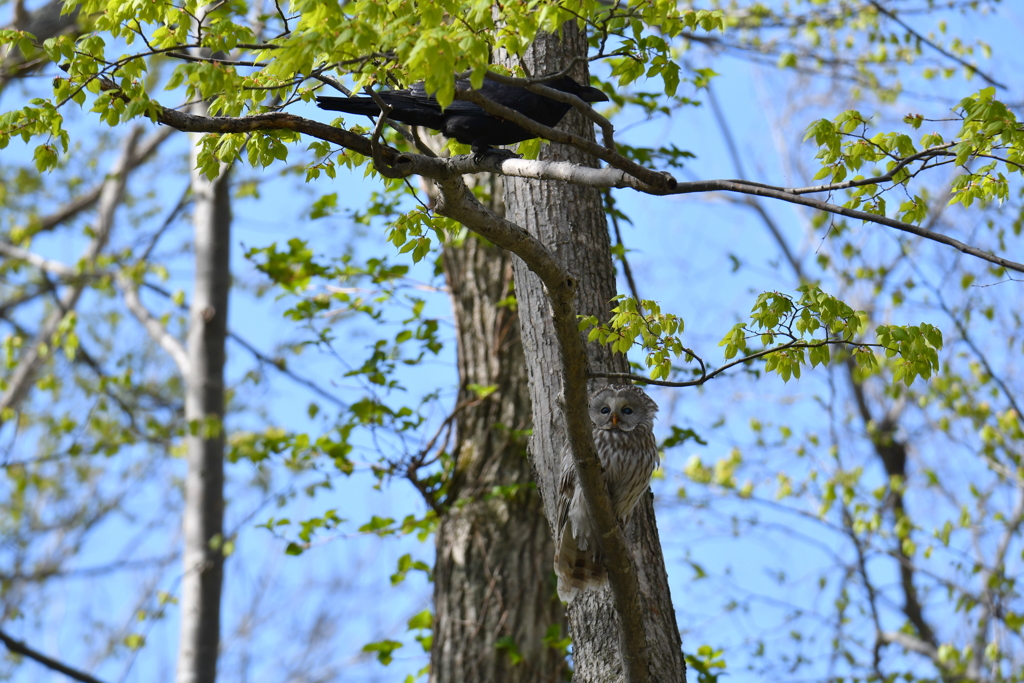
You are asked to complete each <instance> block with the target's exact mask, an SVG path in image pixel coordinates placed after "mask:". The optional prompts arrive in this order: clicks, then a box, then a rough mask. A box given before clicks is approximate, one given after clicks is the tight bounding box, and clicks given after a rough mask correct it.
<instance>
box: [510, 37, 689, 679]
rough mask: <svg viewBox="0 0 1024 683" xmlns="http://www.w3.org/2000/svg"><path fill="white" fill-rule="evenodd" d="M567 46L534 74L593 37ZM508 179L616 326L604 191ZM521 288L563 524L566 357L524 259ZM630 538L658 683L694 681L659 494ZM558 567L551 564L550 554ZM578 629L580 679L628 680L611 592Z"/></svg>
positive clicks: (582, 604)
mask: <svg viewBox="0 0 1024 683" xmlns="http://www.w3.org/2000/svg"><path fill="white" fill-rule="evenodd" d="M563 40H564V42H561V41H559V40H558V39H557V38H556V37H554V36H551V35H539V36H538V37H537V40H536V42H535V43H534V45H533V46H532V47H531V48H530V51H529V53H528V54H527V55H526V57H525V60H524V61H525V66H526V67H527V68H528V69H529V71H530V73H531V74H533V75H543V74H548V73H554V72H558V71H561V70H562V69H564V68H565V67H566V66H568V65H569V63H570V62H571V60H572V58H573V57H575V56H585V55H586V50H587V43H586V38H585V36H584V35H582V34H581V33H580V32H579V31H578V30H577V29H576V27H575V25H574V24H566V25H565V27H564V36H563ZM571 75H572V76H573V77H574V78H575V79H576V80H578V81H579V82H581V83H586V82H587V74H586V72H585V70H584V68H582V67H578V68H577V70H576V71H574V72H572V74H571ZM561 125H562V126H564V127H565V128H566V129H569V130H572V131H573V132H574V133H576V134H577V135H582V136H587V137H589V138H590V139H593V126H592V124H591V123H589V122H588V121H586V120H585V119H584V118H583V117H582V116H581V115H579V114H578V113H577V112H575V111H573V112H570V113H569V115H568V116H566V119H565V120H564V121H563V123H562V124H561ZM540 158H541V159H545V160H558V161H571V162H573V163H580V164H585V165H590V166H593V165H595V164H594V160H593V159H591V158H589V157H586V156H585V155H583V154H582V153H581V152H579V151H578V150H575V149H572V148H569V147H565V146H562V145H556V144H552V145H547V146H545V147H544V148H542V150H541V157H540ZM505 182H506V189H505V202H506V206H507V210H508V213H509V218H510V219H511V220H512V221H513V222H514V223H516V224H517V225H519V226H521V227H522V228H524V229H526V230H527V231H529V232H530V234H532V235H534V236H535V237H537V238H538V239H539V240H541V241H542V242H543V243H544V244H545V245H546V246H547V247H548V249H550V250H551V251H552V252H553V253H554V254H555V255H556V258H558V259H559V260H560V261H561V262H562V263H563V265H564V266H565V267H566V268H567V270H568V271H569V272H570V273H571V274H572V275H573V276H575V277H576V278H577V279H578V280H579V282H580V285H579V287H578V296H577V300H576V306H577V311H578V313H579V314H580V315H596V316H598V317H599V318H600V319H603V320H607V319H608V317H609V310H610V308H611V305H610V304H609V301H610V300H611V298H612V297H613V296H614V295H615V293H616V289H615V267H614V264H613V263H612V259H611V251H610V242H609V238H608V227H607V222H606V219H605V214H604V210H603V207H602V203H601V196H600V193H599V192H598V191H597V190H596V189H593V188H586V187H581V186H576V185H569V184H567V183H561V182H552V181H538V180H528V179H523V178H506V179H505ZM515 286H516V296H517V297H518V301H519V315H520V319H521V322H522V329H523V347H524V350H525V352H526V359H527V370H528V372H529V377H530V397H531V400H532V403H533V406H534V411H533V415H534V421H533V436H532V438H531V440H530V453H531V456H532V458H533V463H534V468H535V469H536V471H537V476H538V485H539V487H540V491H541V495H542V498H543V501H544V509H545V511H546V513H547V516H548V520H549V523H550V524H551V525H552V527H553V526H554V521H555V520H554V516H555V514H556V509H557V508H556V496H557V482H558V477H559V475H560V472H561V454H562V448H563V446H562V444H563V434H564V426H563V424H562V422H563V421H562V415H561V413H562V411H561V408H560V405H559V395H560V393H561V387H560V386H558V382H557V380H556V379H555V378H557V377H558V371H557V367H558V364H559V355H558V354H559V351H558V348H557V346H556V344H555V341H554V339H555V336H554V327H553V324H552V312H551V308H550V306H549V304H548V300H547V298H546V296H545V293H544V287H543V285H542V284H541V281H540V278H538V277H537V276H536V275H534V274H533V273H532V272H530V271H529V270H528V269H527V268H526V266H525V265H524V264H523V263H522V261H520V260H519V259H515ZM587 350H588V355H589V359H590V367H591V369H592V370H593V371H595V372H626V371H627V370H628V367H627V364H626V359H625V358H624V357H622V356H613V355H612V354H611V352H610V351H609V350H608V349H607V347H599V346H597V345H594V344H589V345H588V347H587ZM626 536H627V538H628V539H629V542H630V547H631V550H632V553H633V561H634V564H635V565H636V568H637V573H638V577H639V583H640V591H641V604H642V605H643V612H644V617H645V623H644V628H645V632H646V636H647V645H648V649H649V656H650V658H651V668H650V675H651V680H652V681H659V682H665V683H668V682H670V681H684V680H685V663H684V660H683V654H682V650H681V642H680V637H679V630H678V628H677V626H676V620H675V611H674V609H673V607H672V600H671V597H670V595H669V589H668V581H667V577H666V574H665V561H664V557H663V556H662V552H661V544H660V542H659V540H658V530H657V526H656V524H655V519H654V510H653V506H652V503H651V496H644V497H643V499H642V500H641V502H640V503H639V504H638V507H637V511H636V513H635V514H634V516H633V521H632V522H631V523H630V525H629V527H628V528H627V529H626ZM548 562H549V567H550V558H549V560H548ZM569 624H570V635H571V636H572V640H573V660H574V665H575V675H574V679H573V680H575V681H593V682H594V683H608V682H610V681H618V680H623V678H624V674H623V668H622V663H621V659H622V658H621V653H620V651H619V650H620V640H619V633H618V629H619V627H618V620H617V615H616V613H615V611H614V608H613V606H612V599H611V593H610V591H608V590H604V591H601V592H597V591H588V592H586V593H584V594H582V595H580V596H579V597H577V599H576V600H574V601H573V603H572V604H571V605H570V608H569Z"/></svg>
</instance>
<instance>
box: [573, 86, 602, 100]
mask: <svg viewBox="0 0 1024 683" xmlns="http://www.w3.org/2000/svg"><path fill="white" fill-rule="evenodd" d="M579 98H580V99H581V100H583V101H584V102H607V101H608V96H607V95H605V94H604V93H603V92H601V91H600V90H598V89H597V88H592V87H590V86H589V85H588V86H585V87H583V88H580V94H579Z"/></svg>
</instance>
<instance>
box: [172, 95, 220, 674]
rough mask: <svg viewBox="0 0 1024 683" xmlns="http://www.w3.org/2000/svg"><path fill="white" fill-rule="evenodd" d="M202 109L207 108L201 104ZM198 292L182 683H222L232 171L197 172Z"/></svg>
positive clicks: (190, 390)
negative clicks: (219, 670)
mask: <svg viewBox="0 0 1024 683" xmlns="http://www.w3.org/2000/svg"><path fill="white" fill-rule="evenodd" d="M197 106H203V108H204V109H205V106H204V105H197ZM197 142H198V140H197V139H194V140H193V143H194V144H193V152H192V166H193V171H192V193H193V198H194V205H195V214H194V218H193V222H194V228H195V255H196V261H195V264H196V265H195V268H196V274H195V291H194V292H193V294H192V308H191V311H190V313H189V331H188V358H189V374H188V377H186V378H185V419H186V420H187V421H188V424H189V427H190V429H191V433H190V435H189V436H188V438H187V447H188V455H187V459H188V474H187V475H186V478H185V512H184V537H185V547H184V551H183V558H184V569H183V571H184V575H183V578H182V587H181V640H180V644H179V649H178V671H177V682H178V683H213V682H214V681H215V680H216V678H217V651H218V647H219V639H220V596H221V583H222V580H223V574H224V555H223V552H222V545H223V536H222V534H223V523H224V430H223V424H222V420H223V418H224V364H225V340H226V339H227V323H228V290H229V287H230V284H231V279H230V273H231V270H230V258H229V257H230V246H231V197H230V195H229V176H230V169H229V168H225V169H223V170H222V172H221V174H220V176H219V177H218V178H217V179H216V180H214V181H212V182H211V181H209V180H207V179H206V177H205V176H203V175H202V173H200V172H199V171H197V170H195V165H196V158H195V155H196V152H197V151H198V149H197V147H196V146H195V143H197Z"/></svg>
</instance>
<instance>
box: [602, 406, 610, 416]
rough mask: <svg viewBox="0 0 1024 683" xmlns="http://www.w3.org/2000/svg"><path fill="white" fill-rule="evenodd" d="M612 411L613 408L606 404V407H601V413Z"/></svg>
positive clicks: (605, 413)
mask: <svg viewBox="0 0 1024 683" xmlns="http://www.w3.org/2000/svg"><path fill="white" fill-rule="evenodd" d="M610 412H612V409H611V408H609V407H608V406H605V407H604V408H601V414H602V415H607V414H608V413H610Z"/></svg>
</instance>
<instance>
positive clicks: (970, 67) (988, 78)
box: [868, 0, 1006, 90]
mask: <svg viewBox="0 0 1024 683" xmlns="http://www.w3.org/2000/svg"><path fill="white" fill-rule="evenodd" d="M868 4H870V5H871V6H872V7H874V8H875V9H876V10H878V12H879V13H880V14H884V15H885V16H887V17H889V18H890V19H892V20H893V21H895V22H896V23H897V24H899V25H900V26H902V27H903V28H904V29H906V31H907V33H909V34H910V35H912V36H914V38H916V39H918V40H919V41H921V42H922V43H924V44H925V45H927V46H928V47H930V48H932V49H933V50H935V51H936V52H938V53H939V54H940V55H942V56H943V57H946V58H947V59H952V60H953V61H954V62H956V63H957V64H960V65H961V66H963V67H966V68H967V69H968V70H970V71H971V72H973V73H976V74H978V75H979V76H980V77H981V78H982V80H984V81H985V82H986V83H988V84H989V85H994V86H996V87H999V88H1002V89H1003V90H1006V86H1005V85H1003V84H1002V83H1000V82H999V81H997V80H995V79H994V78H992V77H991V76H989V75H988V74H986V73H985V72H984V71H981V70H980V69H978V67H976V66H974V65H973V64H968V63H967V62H965V61H964V60H963V59H961V58H960V57H957V56H956V55H954V54H952V53H950V52H948V51H947V50H945V49H943V48H942V47H940V46H939V45H936V44H935V43H933V42H932V41H930V40H928V39H927V38H925V37H924V36H922V35H921V34H920V33H918V32H917V31H915V30H914V29H912V28H910V27H909V26H908V25H907V24H906V23H904V22H903V21H902V20H901V19H900V18H899V17H897V16H896V14H895V13H894V12H890V11H889V10H887V9H886V8H885V7H882V5H880V4H879V3H878V2H877V0H868Z"/></svg>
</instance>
